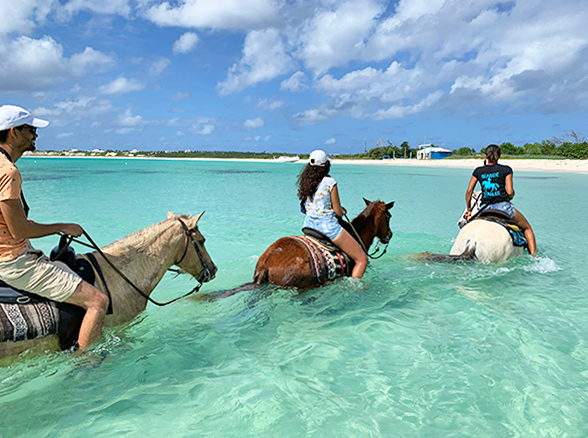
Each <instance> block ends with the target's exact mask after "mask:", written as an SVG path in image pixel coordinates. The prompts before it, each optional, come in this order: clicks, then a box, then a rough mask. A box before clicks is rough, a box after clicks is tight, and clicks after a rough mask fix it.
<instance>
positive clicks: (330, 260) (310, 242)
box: [290, 236, 352, 283]
mask: <svg viewBox="0 0 588 438" xmlns="http://www.w3.org/2000/svg"><path fill="white" fill-rule="evenodd" d="M290 237H291V238H292V239H295V240H297V241H299V242H300V243H302V244H303V245H304V247H305V248H306V250H307V251H308V256H309V259H310V268H311V270H312V274H313V275H314V277H315V278H316V279H317V280H318V282H319V283H324V282H326V281H329V280H334V279H335V278H338V277H349V276H350V275H351V268H352V266H351V259H350V258H349V256H348V255H347V254H345V253H344V252H343V251H341V250H333V249H330V248H327V247H325V246H323V245H322V244H321V243H320V242H319V241H318V240H316V239H314V238H312V237H309V236H290Z"/></svg>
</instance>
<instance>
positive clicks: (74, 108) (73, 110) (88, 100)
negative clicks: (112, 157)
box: [32, 96, 112, 126]
mask: <svg viewBox="0 0 588 438" xmlns="http://www.w3.org/2000/svg"><path fill="white" fill-rule="evenodd" d="M111 110H112V105H111V103H110V102H109V101H107V100H100V99H97V98H95V97H86V96H80V97H78V98H76V99H67V100H63V101H61V102H57V103H56V104H55V105H54V106H53V107H51V108H45V107H40V108H35V109H34V110H33V111H32V112H33V114H35V115H36V116H37V117H41V118H47V119H48V120H49V121H50V122H51V125H52V126H65V125H68V124H70V123H72V122H73V121H77V120H81V119H87V118H91V117H93V116H97V115H100V114H104V113H106V112H109V111H111ZM96 123H98V122H95V123H93V124H92V126H95V125H96ZM98 126H99V123H98Z"/></svg>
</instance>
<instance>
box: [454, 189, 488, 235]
mask: <svg viewBox="0 0 588 438" xmlns="http://www.w3.org/2000/svg"><path fill="white" fill-rule="evenodd" d="M481 206H482V192H481V191H479V190H478V191H475V192H473V193H472V197H471V199H470V208H469V210H470V212H471V213H470V215H471V216H470V217H474V216H475V215H477V214H478V211H480V207H481ZM467 223H468V219H466V218H465V210H464V212H463V214H462V215H461V216H460V218H459V220H458V221H457V225H458V226H459V228H463V227H464V226H465V225H467Z"/></svg>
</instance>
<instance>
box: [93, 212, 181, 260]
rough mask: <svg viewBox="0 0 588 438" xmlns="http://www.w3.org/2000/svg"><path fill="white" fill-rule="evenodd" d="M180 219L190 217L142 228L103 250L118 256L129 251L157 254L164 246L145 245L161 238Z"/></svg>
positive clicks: (167, 220)
mask: <svg viewBox="0 0 588 438" xmlns="http://www.w3.org/2000/svg"><path fill="white" fill-rule="evenodd" d="M178 218H180V219H183V220H187V219H189V218H190V216H187V215H180V216H176V217H172V218H168V219H165V220H163V221H161V222H157V223H155V224H153V225H149V226H148V227H146V228H142V229H140V230H137V231H135V232H133V233H131V234H129V235H127V236H125V237H123V238H121V239H118V240H115V241H114V242H112V243H110V244H108V245H106V246H105V247H103V248H102V250H104V251H105V252H107V253H109V254H113V255H118V254H121V253H124V252H129V250H134V251H135V252H137V253H143V254H146V252H145V251H146V250H147V249H148V250H149V254H152V253H155V254H157V253H159V251H160V250H161V248H162V246H157V245H155V246H153V245H145V243H146V242H150V241H153V240H154V237H158V236H160V235H161V234H162V232H163V230H165V229H167V228H168V227H169V225H170V223H171V222H172V221H175V220H176V219H178Z"/></svg>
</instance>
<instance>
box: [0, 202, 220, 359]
mask: <svg viewBox="0 0 588 438" xmlns="http://www.w3.org/2000/svg"><path fill="white" fill-rule="evenodd" d="M201 216H202V214H200V215H198V216H193V217H191V216H174V215H173V214H171V212H169V213H168V219H167V220H165V221H162V222H159V223H157V224H154V225H151V226H150V227H147V228H144V229H142V230H139V231H137V232H135V233H133V234H130V235H129V236H127V237H124V238H122V239H120V240H117V241H116V242H114V243H111V244H110V245H107V246H105V247H103V248H102V252H103V253H104V254H105V255H106V257H108V259H109V260H110V262H112V264H113V265H114V266H116V267H117V268H118V269H119V270H120V271H122V272H123V273H124V274H125V275H126V276H127V278H128V279H130V280H131V281H132V282H133V283H134V284H135V285H136V286H137V287H138V288H139V289H140V290H141V291H143V292H144V293H145V295H147V296H149V295H150V294H151V292H153V290H154V289H155V286H156V285H157V284H158V283H159V282H160V281H161V279H162V278H163V276H164V274H165V273H166V271H167V269H168V268H169V267H171V266H172V265H176V266H177V267H178V268H180V269H181V270H182V271H183V272H185V273H188V274H190V275H192V276H193V277H195V278H198V277H200V275H201V273H202V272H203V271H206V270H208V273H209V274H207V275H206V276H205V277H203V278H202V279H201V281H203V282H206V281H210V280H212V279H213V278H214V275H215V273H216V271H217V268H216V266H215V265H214V263H213V262H212V260H211V258H210V256H209V255H208V253H207V251H206V249H205V248H204V237H203V236H202V234H201V233H200V231H199V230H198V228H197V223H198V221H199V219H200V217H201ZM180 220H181V221H183V223H184V224H185V226H186V227H187V229H188V231H186V230H185V229H184V226H183V225H182V222H181V221H180ZM191 242H193V244H192V243H191ZM197 248H198V249H197ZM199 253H200V255H199ZM92 254H94V256H95V257H96V260H97V261H98V263H99V265H100V268H101V270H102V273H103V275H104V278H105V279H106V282H107V284H108V288H109V289H110V292H111V299H112V300H111V304H112V309H113V314H112V315H106V318H105V320H104V326H105V327H112V326H118V325H121V324H124V323H126V322H129V321H131V320H132V319H133V318H134V317H135V316H137V315H138V314H139V313H140V312H142V311H143V310H145V307H146V306H147V298H145V297H143V296H141V295H140V294H139V293H137V291H136V290H134V288H133V287H132V286H130V285H129V284H128V283H127V282H126V280H124V279H123V278H122V277H121V276H120V275H119V274H118V273H117V272H116V271H115V269H114V268H113V267H112V266H111V265H110V264H108V263H107V262H106V261H105V260H104V259H103V258H102V257H101V256H100V255H98V254H97V253H96V252H94V253H92ZM201 256H202V257H201ZM96 287H98V289H100V290H101V291H103V292H104V291H105V285H104V283H102V281H98V282H97V283H96ZM57 344H58V340H57V335H56V334H49V335H47V336H44V337H41V338H38V339H28V340H22V341H18V342H1V343H0V358H3V357H8V356H14V355H16V354H19V353H21V352H23V351H25V350H28V349H32V348H35V347H38V348H40V349H41V351H45V350H46V349H47V348H49V349H51V350H57V349H58V345H57Z"/></svg>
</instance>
